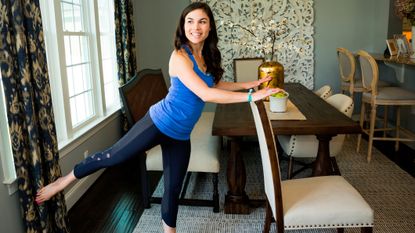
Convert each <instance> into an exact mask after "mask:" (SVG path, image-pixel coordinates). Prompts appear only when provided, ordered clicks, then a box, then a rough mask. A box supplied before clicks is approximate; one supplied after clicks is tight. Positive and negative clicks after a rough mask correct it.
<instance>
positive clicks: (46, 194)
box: [35, 171, 76, 204]
mask: <svg viewBox="0 0 415 233" xmlns="http://www.w3.org/2000/svg"><path fill="white" fill-rule="evenodd" d="M74 180H76V177H75V175H74V174H73V171H71V172H70V173H69V174H68V175H66V176H64V177H60V178H59V179H57V180H55V181H54V182H52V183H50V184H48V185H46V186H45V187H43V188H41V189H40V190H39V192H38V193H37V194H36V199H35V201H36V203H38V204H41V203H43V202H45V201H47V200H49V199H51V198H52V197H53V196H55V195H56V194H57V193H58V192H60V191H62V190H63V189H64V188H65V187H66V186H68V185H69V184H70V183H72V181H74Z"/></svg>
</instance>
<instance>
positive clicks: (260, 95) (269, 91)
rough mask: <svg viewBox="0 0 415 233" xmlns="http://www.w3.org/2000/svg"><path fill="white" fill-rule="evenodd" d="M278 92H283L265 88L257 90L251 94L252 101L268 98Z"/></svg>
mask: <svg viewBox="0 0 415 233" xmlns="http://www.w3.org/2000/svg"><path fill="white" fill-rule="evenodd" d="M280 91H283V89H281V88H269V87H266V88H263V89H261V90H258V91H256V92H254V93H252V100H253V101H257V100H260V99H263V98H265V97H268V96H270V95H272V94H275V93H277V92H280Z"/></svg>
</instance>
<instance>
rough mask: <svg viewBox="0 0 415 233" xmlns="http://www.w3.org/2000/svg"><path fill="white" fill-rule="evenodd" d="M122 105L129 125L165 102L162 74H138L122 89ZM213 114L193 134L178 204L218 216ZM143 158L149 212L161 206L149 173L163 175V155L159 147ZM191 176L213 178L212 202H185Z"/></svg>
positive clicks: (145, 201)
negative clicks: (203, 208) (153, 194)
mask: <svg viewBox="0 0 415 233" xmlns="http://www.w3.org/2000/svg"><path fill="white" fill-rule="evenodd" d="M119 91H120V96H121V99H122V102H123V110H124V112H125V115H126V116H127V119H128V123H129V125H130V126H131V125H133V124H134V123H135V122H136V121H137V120H139V119H140V118H142V117H143V116H144V115H145V114H146V112H147V111H148V109H149V108H150V106H151V105H153V104H154V103H156V102H158V101H159V100H160V99H162V98H164V97H165V95H166V94H167V86H166V83H165V81H164V77H163V74H162V72H161V70H150V69H144V70H141V71H140V72H138V73H137V75H136V76H135V77H134V78H132V79H131V80H130V81H129V82H128V83H126V84H125V85H123V86H121V87H120V88H119ZM213 117H214V113H213V112H204V113H202V116H201V118H200V119H199V121H198V122H197V124H196V126H195V128H194V129H193V131H192V134H191V136H190V137H191V148H192V152H191V155H190V161H189V166H188V174H187V176H186V180H185V183H184V185H183V186H184V188H183V189H182V190H183V191H182V194H181V197H180V200H179V204H183V205H198V206H212V207H213V211H214V212H219V193H218V173H219V168H220V164H219V150H220V147H219V138H218V137H216V136H212V134H211V130H212V123H213ZM146 154H147V155H146V156H145V155H141V156H140V157H139V158H140V179H141V191H142V198H143V205H144V207H145V208H150V202H155V203H160V201H161V199H160V198H153V197H151V194H150V190H149V184H148V171H162V170H163V165H162V153H161V149H160V146H157V147H155V148H152V149H150V150H149V151H147V153H146ZM191 172H204V173H211V174H212V187H213V188H212V199H211V200H198V199H186V198H185V194H186V187H187V184H188V181H189V177H190V174H191Z"/></svg>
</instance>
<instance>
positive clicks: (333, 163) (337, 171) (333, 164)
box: [330, 157, 342, 176]
mask: <svg viewBox="0 0 415 233" xmlns="http://www.w3.org/2000/svg"><path fill="white" fill-rule="evenodd" d="M330 160H331V167H332V169H333V175H337V176H341V175H342V174H341V173H340V169H339V166H338V165H337V160H336V157H330Z"/></svg>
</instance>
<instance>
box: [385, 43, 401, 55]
mask: <svg viewBox="0 0 415 233" xmlns="http://www.w3.org/2000/svg"><path fill="white" fill-rule="evenodd" d="M386 44H388V49H389V54H390V55H391V56H396V55H397V54H398V46H397V44H396V40H395V39H388V40H386Z"/></svg>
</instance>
